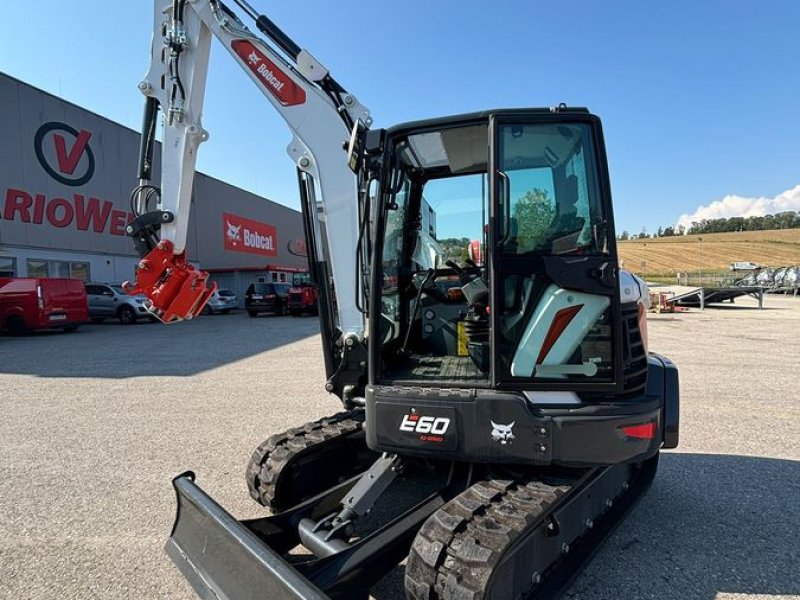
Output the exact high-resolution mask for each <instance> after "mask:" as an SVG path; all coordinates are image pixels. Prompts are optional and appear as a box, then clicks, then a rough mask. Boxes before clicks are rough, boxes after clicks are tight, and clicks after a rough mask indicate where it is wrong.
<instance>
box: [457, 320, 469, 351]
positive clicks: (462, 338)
mask: <svg viewBox="0 0 800 600" xmlns="http://www.w3.org/2000/svg"><path fill="white" fill-rule="evenodd" d="M457 352H458V355H459V356H469V351H468V350H467V331H466V329H464V321H459V322H458V349H457Z"/></svg>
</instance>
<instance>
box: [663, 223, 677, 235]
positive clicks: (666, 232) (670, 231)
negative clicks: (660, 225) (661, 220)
mask: <svg viewBox="0 0 800 600" xmlns="http://www.w3.org/2000/svg"><path fill="white" fill-rule="evenodd" d="M674 235H675V228H674V227H672V225H668V226H666V227H665V228H664V237H672V236H674Z"/></svg>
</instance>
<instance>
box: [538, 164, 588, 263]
mask: <svg viewBox="0 0 800 600" xmlns="http://www.w3.org/2000/svg"><path fill="white" fill-rule="evenodd" d="M557 200H558V202H557V204H556V210H557V213H556V217H555V219H553V222H552V223H551V224H550V228H549V229H548V235H547V237H548V239H549V240H551V246H552V252H553V253H554V254H565V253H568V252H572V251H574V250H576V249H577V248H578V247H579V245H578V238H579V237H580V235H581V232H582V231H583V227H584V225H585V224H586V219H584V218H583V217H579V216H578V206H577V205H578V177H577V176H576V175H568V176H567V177H566V178H565V179H564V183H563V184H562V185H561V189H560V193H559V194H558V198H557Z"/></svg>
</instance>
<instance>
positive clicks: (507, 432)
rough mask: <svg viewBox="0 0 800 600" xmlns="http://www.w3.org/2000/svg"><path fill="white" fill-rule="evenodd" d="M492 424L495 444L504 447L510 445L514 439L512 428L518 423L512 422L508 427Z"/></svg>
mask: <svg viewBox="0 0 800 600" xmlns="http://www.w3.org/2000/svg"><path fill="white" fill-rule="evenodd" d="M491 423H492V439H493V440H494V441H495V442H500V443H501V444H502V445H503V446H505V445H506V444H510V443H511V440H513V439H514V434H513V433H512V432H511V428H512V427H514V423H516V421H511V423H509V424H508V425H501V424H499V423H495V422H494V421H492V422H491Z"/></svg>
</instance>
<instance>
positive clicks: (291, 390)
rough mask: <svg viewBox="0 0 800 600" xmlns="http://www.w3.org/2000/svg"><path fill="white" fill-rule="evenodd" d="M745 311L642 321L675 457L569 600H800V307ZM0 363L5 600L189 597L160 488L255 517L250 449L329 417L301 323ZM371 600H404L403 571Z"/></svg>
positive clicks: (52, 337)
mask: <svg viewBox="0 0 800 600" xmlns="http://www.w3.org/2000/svg"><path fill="white" fill-rule="evenodd" d="M752 306H753V304H752V302H750V301H749V300H743V301H739V302H738V304H737V305H736V307H726V308H724V309H711V310H706V311H705V312H702V313H701V312H699V311H692V312H688V313H676V314H671V315H653V316H652V318H651V320H650V339H651V349H653V350H656V351H658V352H661V353H663V354H665V355H667V356H669V357H670V358H672V359H673V360H674V361H675V362H677V363H678V365H679V367H680V369H681V384H682V415H681V417H682V419H681V421H682V430H681V436H682V437H681V446H680V448H679V450H677V451H671V452H669V453H665V456H664V457H663V460H662V466H661V469H660V471H659V474H658V476H657V478H656V482H655V484H654V486H653V488H652V490H651V491H650V492H649V494H648V495H647V496H646V497H645V498H644V500H643V501H642V502H641V503H640V504H639V506H638V507H637V508H636V509H635V511H634V512H633V513H632V514H631V515H630V517H629V518H628V519H627V521H626V522H625V523H624V524H623V525H622V526H621V527H620V528H619V529H618V530H617V532H616V533H615V534H614V536H613V537H612V538H611V539H610V540H609V541H608V542H607V543H606V545H605V546H604V548H603V549H602V550H601V551H600V552H599V553H598V555H597V557H596V559H595V560H594V562H593V563H592V564H591V565H590V566H589V567H588V568H587V570H586V571H585V572H584V574H583V575H581V577H580V578H579V579H578V580H577V581H576V582H575V584H574V586H573V587H572V589H571V590H570V592H569V593H568V597H571V598H573V599H581V600H583V599H585V600H600V599H604V600H605V599H610V598H620V599H627V598H630V599H645V598H660V599H669V600H684V599H695V598H696V599H700V600H712V599H730V600H733V599H740V598H748V599H750V598H752V599H755V598H764V599H766V598H770V599H775V598H796V599H800V462H798V461H800V405H799V404H798V401H797V398H796V391H795V388H796V379H795V378H794V376H795V374H796V373H798V372H799V371H800V336H798V332H800V298H797V299H793V298H773V297H768V298H767V300H766V306H767V308H766V309H765V310H763V311H759V310H756V309H754V308H748V307H752ZM0 356H2V361H1V364H2V366H0V371H1V372H0V390H2V391H1V392H0V415H2V419H0V598H15V599H17V598H170V599H172V598H175V599H183V598H186V599H188V598H193V597H194V596H193V594H192V592H191V589H190V588H189V586H188V584H187V583H186V582H185V581H184V580H183V579H182V578H181V577H180V576H179V575H178V573H177V571H176V570H175V569H174V568H173V567H172V565H171V563H170V562H169V560H168V559H167V558H166V556H165V554H164V552H163V545H164V541H165V538H166V535H167V534H168V532H169V529H170V527H171V524H172V518H173V511H174V495H173V493H172V489H171V486H170V483H169V481H170V478H171V476H173V475H175V474H177V473H179V472H181V471H183V470H185V469H187V468H190V467H191V468H193V469H194V470H196V471H197V472H198V479H199V482H200V483H201V485H202V486H203V488H204V489H205V490H207V491H208V492H209V493H210V494H211V495H212V496H213V497H214V498H215V499H216V500H218V501H219V502H220V503H221V504H222V505H223V506H225V507H227V508H228V509H229V510H230V511H231V512H232V513H233V514H235V515H236V516H238V517H240V518H244V517H254V516H258V515H259V510H258V507H257V505H255V504H254V503H253V502H252V500H250V497H249V495H248V493H247V490H246V486H245V485H244V481H243V471H244V466H245V462H246V460H247V457H248V456H249V454H250V452H251V451H252V449H253V448H254V447H255V446H256V445H257V444H258V443H259V442H260V441H262V439H264V438H265V437H266V436H267V435H269V434H270V433H271V432H275V431H279V430H282V429H285V428H287V427H290V426H292V425H296V424H299V423H302V422H304V421H307V420H310V419H314V418H318V417H321V416H323V415H325V414H329V413H332V412H335V411H336V410H337V408H338V405H337V402H336V400H335V399H333V398H332V397H329V396H327V394H325V393H324V392H323V391H322V383H323V374H322V360H321V354H320V349H319V338H318V335H317V324H316V321H315V320H314V319H312V318H303V319H293V318H291V317H273V318H270V317H267V318H260V319H248V318H247V316H246V315H243V314H237V315H228V316H214V317H203V318H201V319H198V320H196V321H194V322H191V323H186V324H181V325H177V326H173V327H164V326H160V325H156V324H150V323H147V324H145V323H142V324H138V325H135V326H131V327H122V326H119V325H116V324H103V325H89V326H86V327H84V328H82V329H81V330H80V331H78V332H77V333H74V334H60V333H55V334H37V335H34V336H31V337H25V338H10V337H0ZM374 594H375V597H376V598H379V599H380V600H399V599H400V598H402V571H401V569H397V570H396V571H395V572H393V573H392V574H390V575H389V576H387V578H386V579H384V581H382V582H381V583H380V584H379V585H378V586H377V587H376V589H375V590H374Z"/></svg>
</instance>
